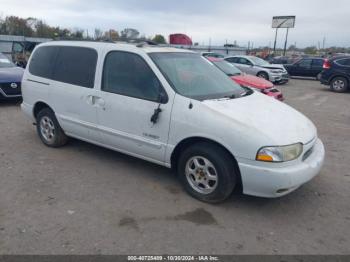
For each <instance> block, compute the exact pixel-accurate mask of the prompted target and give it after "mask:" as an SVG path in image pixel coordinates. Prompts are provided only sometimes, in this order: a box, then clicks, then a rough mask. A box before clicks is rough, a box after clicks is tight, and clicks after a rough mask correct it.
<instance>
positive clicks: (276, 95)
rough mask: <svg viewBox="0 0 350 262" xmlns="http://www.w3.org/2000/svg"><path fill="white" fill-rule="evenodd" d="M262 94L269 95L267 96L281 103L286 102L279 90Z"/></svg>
mask: <svg viewBox="0 0 350 262" xmlns="http://www.w3.org/2000/svg"><path fill="white" fill-rule="evenodd" d="M262 93H263V94H265V95H267V96H270V97H273V98H275V99H277V100H279V101H284V97H283V94H282V92H281V91H280V90H278V89H275V88H273V89H271V90H266V91H263V92H262Z"/></svg>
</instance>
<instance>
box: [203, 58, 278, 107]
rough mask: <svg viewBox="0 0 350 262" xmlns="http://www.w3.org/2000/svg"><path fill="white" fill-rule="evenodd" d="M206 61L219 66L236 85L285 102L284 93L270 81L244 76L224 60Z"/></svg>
mask: <svg viewBox="0 0 350 262" xmlns="http://www.w3.org/2000/svg"><path fill="white" fill-rule="evenodd" d="M206 59H208V60H209V61H210V62H212V63H213V64H214V65H215V66H217V67H218V68H219V69H220V70H221V71H223V72H224V73H225V74H226V75H228V76H229V77H230V78H231V79H232V80H234V81H235V82H236V83H238V84H240V85H242V86H246V87H250V88H252V89H255V90H259V91H260V92H261V93H263V94H265V95H268V96H271V97H273V98H275V99H277V100H280V101H283V100H284V97H283V94H282V92H281V91H280V90H278V89H276V88H275V87H274V85H273V84H272V83H271V82H270V81H267V80H265V79H263V78H260V77H257V76H253V75H247V74H244V73H242V71H241V70H239V69H238V68H237V67H235V66H234V65H232V64H230V63H228V62H226V61H225V60H223V59H220V58H215V57H206Z"/></svg>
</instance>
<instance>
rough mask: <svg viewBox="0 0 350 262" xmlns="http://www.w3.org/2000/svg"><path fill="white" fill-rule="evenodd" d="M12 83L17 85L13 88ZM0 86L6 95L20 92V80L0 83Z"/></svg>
mask: <svg viewBox="0 0 350 262" xmlns="http://www.w3.org/2000/svg"><path fill="white" fill-rule="evenodd" d="M14 84H16V85H17V87H15V88H14V87H13V86H14ZM11 85H12V86H11ZM0 88H1V90H2V91H3V92H4V93H5V94H6V95H8V96H13V95H20V94H21V82H10V83H0Z"/></svg>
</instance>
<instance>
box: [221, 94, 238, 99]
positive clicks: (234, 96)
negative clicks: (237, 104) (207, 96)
mask: <svg viewBox="0 0 350 262" xmlns="http://www.w3.org/2000/svg"><path fill="white" fill-rule="evenodd" d="M224 98H228V99H235V98H236V95H235V94H232V95H228V96H224Z"/></svg>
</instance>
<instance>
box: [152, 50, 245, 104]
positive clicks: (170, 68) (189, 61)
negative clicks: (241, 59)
mask: <svg viewBox="0 0 350 262" xmlns="http://www.w3.org/2000/svg"><path fill="white" fill-rule="evenodd" d="M149 56H150V57H151V59H152V60H153V61H154V62H155V64H156V65H157V66H158V68H159V69H160V71H161V72H162V73H163V75H164V76H165V77H166V78H167V80H168V81H169V82H170V84H171V85H172V87H173V88H174V89H175V91H176V92H178V93H179V94H181V95H183V96H186V97H189V98H193V99H197V100H200V101H202V100H209V99H219V98H226V97H227V98H237V97H241V95H242V94H245V93H246V90H244V89H243V88H242V87H241V86H240V85H238V84H236V83H235V82H234V81H232V79H230V78H229V77H227V75H226V74H225V73H224V72H222V71H221V70H220V69H218V68H217V67H216V66H215V65H213V64H212V63H211V62H209V61H208V60H207V59H206V58H204V57H202V56H201V55H199V54H195V53H182V52H178V53H176V52H174V53H165V52H164V53H151V54H149Z"/></svg>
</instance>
